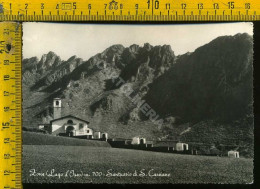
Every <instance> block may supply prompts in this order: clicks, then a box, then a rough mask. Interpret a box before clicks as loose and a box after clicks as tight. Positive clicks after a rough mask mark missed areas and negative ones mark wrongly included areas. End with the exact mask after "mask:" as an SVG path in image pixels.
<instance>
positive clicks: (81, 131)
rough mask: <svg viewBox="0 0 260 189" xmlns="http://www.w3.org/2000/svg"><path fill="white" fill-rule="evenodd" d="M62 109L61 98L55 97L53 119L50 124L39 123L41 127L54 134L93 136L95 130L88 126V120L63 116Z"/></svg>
mask: <svg viewBox="0 0 260 189" xmlns="http://www.w3.org/2000/svg"><path fill="white" fill-rule="evenodd" d="M61 109H62V107H61V99H60V98H54V99H53V119H52V120H51V121H50V123H49V124H39V129H42V130H46V131H48V132H49V133H50V134H52V135H62V136H87V138H92V137H93V130H92V129H90V128H89V127H88V124H89V122H88V121H86V120H83V119H80V118H78V117H75V116H72V115H67V116H64V117H62V116H61ZM105 138H107V134H106V136H105Z"/></svg>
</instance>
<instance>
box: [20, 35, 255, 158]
mask: <svg viewBox="0 0 260 189" xmlns="http://www.w3.org/2000/svg"><path fill="white" fill-rule="evenodd" d="M173 49H174V47H173ZM129 87H130V88H131V89H133V91H134V92H132V94H131V95H130V97H129V96H127V95H126V94H125V92H124V89H125V88H129ZM252 92H253V38H252V36H249V35H248V34H245V33H244V34H237V35H235V36H222V37H218V38H216V39H214V40H213V41H211V42H209V43H208V44H205V45H204V46H201V47H199V48H198V49H196V50H195V51H194V52H192V53H186V54H184V55H179V56H175V54H174V51H173V50H172V48H171V47H170V46H169V45H163V46H152V45H150V44H148V43H146V44H144V46H142V47H141V46H138V45H131V46H130V47H123V46H122V45H113V46H111V47H109V48H107V49H105V50H104V51H103V52H101V53H99V54H97V55H95V56H93V57H91V58H90V59H89V60H87V61H85V60H82V59H80V58H77V57H75V56H72V57H71V58H69V59H68V60H66V61H63V60H61V59H60V58H59V56H58V55H56V54H55V53H53V52H49V53H48V54H46V55H43V57H42V58H41V59H40V60H38V59H37V58H36V57H32V58H30V59H25V60H23V116H24V117H23V123H24V126H26V127H36V126H37V124H38V123H42V122H43V121H45V122H48V121H49V120H50V119H52V108H51V104H52V99H53V98H54V97H60V98H62V104H63V105H62V112H63V115H68V114H72V115H77V116H78V117H80V118H83V119H86V120H88V121H89V122H90V127H92V128H93V129H94V130H95V129H96V130H102V131H104V132H108V133H109V136H110V137H126V138H132V137H134V136H144V137H146V138H148V139H175V140H185V141H199V142H204V143H211V144H213V145H215V144H216V143H225V144H226V143H228V144H230V143H232V144H236V145H237V146H238V149H239V147H241V145H242V146H243V147H244V146H247V147H248V148H247V147H246V148H243V149H246V150H244V151H247V152H246V153H247V154H251V155H250V156H252V153H253V152H252V149H253V148H252V145H253V132H252V130H253V94H252ZM134 96H138V97H139V98H140V99H141V100H144V101H145V102H146V103H147V104H148V105H149V108H152V109H153V110H154V111H155V112H156V115H154V114H153V115H151V114H150V115H148V116H147V115H145V114H144V113H143V112H142V111H143V110H142V109H140V107H138V104H135V103H133V102H132V101H131V100H132V97H134ZM150 113H151V112H150ZM146 114H147V113H146ZM156 116H158V119H161V120H163V124H160V125H158V124H154V122H152V121H151V120H150V119H153V118H155V117H156ZM149 118H150V119H149ZM201 131H207V132H201ZM237 133H239V134H237ZM212 138H213V139H214V140H212ZM249 146H250V148H249ZM248 151H250V152H248Z"/></svg>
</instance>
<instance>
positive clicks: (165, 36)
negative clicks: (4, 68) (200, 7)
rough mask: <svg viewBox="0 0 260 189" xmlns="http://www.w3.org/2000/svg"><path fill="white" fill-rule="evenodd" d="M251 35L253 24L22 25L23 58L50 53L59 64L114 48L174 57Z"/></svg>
mask: <svg viewBox="0 0 260 189" xmlns="http://www.w3.org/2000/svg"><path fill="white" fill-rule="evenodd" d="M245 32H246V33H248V34H249V35H253V24H252V23H249V22H247V23H246V22H241V23H238V22H236V23H221V24H178V25H176V24H174V25H173V24H170V25H120V24H73V23H71V24H70V23H39V22H38V23H37V22H26V23H23V58H30V57H33V56H37V57H38V58H39V59H40V58H41V56H42V55H43V54H47V53H48V52H49V51H53V52H55V53H56V54H57V55H58V56H60V58H61V59H62V60H67V59H68V58H70V57H71V56H73V55H76V56H77V57H80V58H82V59H83V60H88V59H89V58H90V57H92V56H94V55H96V54H97V53H100V52H102V51H104V50H105V49H106V48H108V47H110V46H111V45H114V44H122V45H123V46H124V47H129V46H130V45H132V44H137V45H140V46H143V44H144V43H147V42H148V43H150V44H151V45H153V46H155V45H164V44H166V45H171V48H172V50H173V51H174V53H175V55H179V54H184V53H186V52H193V51H194V50H195V49H196V48H198V47H200V46H202V45H204V44H206V43H209V42H210V41H212V40H213V39H215V38H217V37H218V36H223V35H235V34H237V33H245Z"/></svg>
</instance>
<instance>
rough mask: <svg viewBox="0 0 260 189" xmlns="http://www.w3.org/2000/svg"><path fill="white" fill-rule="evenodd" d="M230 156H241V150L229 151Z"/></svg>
mask: <svg viewBox="0 0 260 189" xmlns="http://www.w3.org/2000/svg"><path fill="white" fill-rule="evenodd" d="M228 157H231V158H239V152H238V151H235V150H231V151H228Z"/></svg>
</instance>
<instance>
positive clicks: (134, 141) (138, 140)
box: [131, 137, 146, 145]
mask: <svg viewBox="0 0 260 189" xmlns="http://www.w3.org/2000/svg"><path fill="white" fill-rule="evenodd" d="M131 144H134V145H138V144H146V139H145V138H140V137H134V138H133V139H132V142H131Z"/></svg>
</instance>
